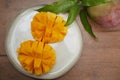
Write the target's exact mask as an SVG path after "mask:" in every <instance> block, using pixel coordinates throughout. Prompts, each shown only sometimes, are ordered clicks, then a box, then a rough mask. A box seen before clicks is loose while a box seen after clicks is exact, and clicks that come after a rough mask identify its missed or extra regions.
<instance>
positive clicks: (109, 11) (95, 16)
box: [87, 0, 120, 27]
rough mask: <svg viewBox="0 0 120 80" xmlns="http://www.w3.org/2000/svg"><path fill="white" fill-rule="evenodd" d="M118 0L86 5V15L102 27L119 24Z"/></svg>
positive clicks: (119, 6)
mask: <svg viewBox="0 0 120 80" xmlns="http://www.w3.org/2000/svg"><path fill="white" fill-rule="evenodd" d="M119 4H120V0H112V1H110V2H108V3H105V4H100V5H97V6H92V7H88V8H87V11H88V15H89V17H90V18H91V19H92V20H94V21H95V22H96V23H98V24H99V25H101V26H103V27H115V26H118V25H120V5H119Z"/></svg>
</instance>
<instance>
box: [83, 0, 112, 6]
mask: <svg viewBox="0 0 120 80" xmlns="http://www.w3.org/2000/svg"><path fill="white" fill-rule="evenodd" d="M110 1H111V0H82V5H83V6H96V5H100V4H103V3H106V2H110Z"/></svg>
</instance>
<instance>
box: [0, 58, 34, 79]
mask: <svg viewBox="0 0 120 80" xmlns="http://www.w3.org/2000/svg"><path fill="white" fill-rule="evenodd" d="M0 80H34V79H33V78H30V77H27V76H25V75H23V74H21V73H20V72H18V71H17V69H15V68H14V67H13V66H12V65H11V64H10V62H9V61H8V58H7V57H6V56H2V57H1V56H0Z"/></svg>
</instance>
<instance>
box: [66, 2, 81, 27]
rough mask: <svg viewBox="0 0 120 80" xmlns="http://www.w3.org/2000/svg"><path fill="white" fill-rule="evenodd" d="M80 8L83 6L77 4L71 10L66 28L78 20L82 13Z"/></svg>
mask: <svg viewBox="0 0 120 80" xmlns="http://www.w3.org/2000/svg"><path fill="white" fill-rule="evenodd" d="M80 7H81V6H80V5H79V4H76V5H74V6H73V7H72V8H71V10H70V12H69V16H68V19H67V23H66V24H65V26H68V25H70V24H71V23H72V22H73V21H74V20H75V19H76V17H77V15H78V13H79V11H80Z"/></svg>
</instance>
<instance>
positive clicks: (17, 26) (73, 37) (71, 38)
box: [6, 6, 83, 79]
mask: <svg viewBox="0 0 120 80" xmlns="http://www.w3.org/2000/svg"><path fill="white" fill-rule="evenodd" d="M40 7H42V6H36V7H32V8H30V9H27V10H26V11H24V12H23V13H21V14H20V15H19V16H17V18H16V19H15V21H14V22H13V24H12V26H11V28H10V30H9V32H8V36H7V39H6V51H7V55H8V58H9V60H10V62H11V63H12V64H13V65H14V66H15V68H17V69H18V70H19V71H20V72H22V73H24V74H25V75H28V76H30V77H34V78H38V79H54V78H57V77H60V76H61V75H63V74H65V73H66V72H67V71H69V70H70V69H71V68H72V67H73V66H74V65H75V63H76V62H77V60H78V59H79V57H80V54H81V51H82V45H83V42H82V35H81V31H80V29H79V26H78V24H77V23H76V22H73V24H72V25H71V26H69V29H68V33H67V35H66V37H65V39H64V41H62V42H59V43H54V44H50V45H52V47H53V48H54V49H55V50H56V57H57V59H56V64H55V66H54V68H53V69H52V70H51V71H50V72H49V73H46V74H44V75H41V76H36V75H32V74H29V73H28V72H27V71H26V70H24V69H23V67H21V64H20V62H19V61H18V58H17V52H16V49H17V48H18V47H20V43H21V42H22V41H26V40H33V37H32V35H31V29H30V23H31V20H32V18H33V16H34V15H35V14H36V13H37V11H35V10H36V9H38V8H40ZM59 15H61V16H62V17H63V18H64V19H65V20H67V17H68V14H59Z"/></svg>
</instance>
